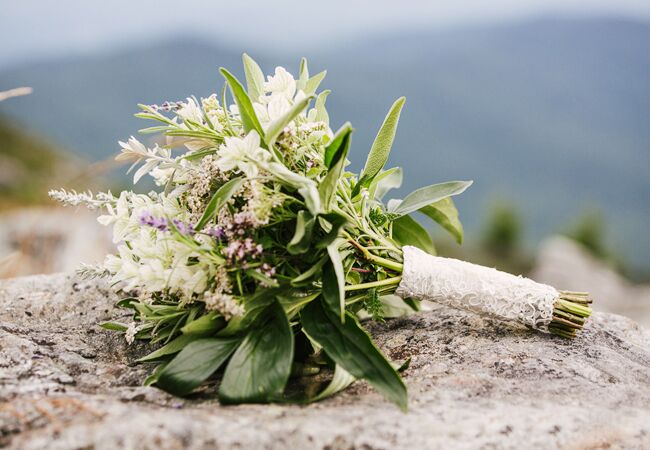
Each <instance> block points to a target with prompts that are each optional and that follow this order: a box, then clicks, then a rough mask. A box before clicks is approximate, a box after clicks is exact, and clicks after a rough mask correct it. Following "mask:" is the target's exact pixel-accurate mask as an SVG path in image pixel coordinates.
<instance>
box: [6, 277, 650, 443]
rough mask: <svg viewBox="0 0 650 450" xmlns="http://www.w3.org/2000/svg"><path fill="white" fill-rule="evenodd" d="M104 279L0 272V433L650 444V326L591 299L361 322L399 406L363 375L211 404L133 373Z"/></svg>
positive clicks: (17, 437)
mask: <svg viewBox="0 0 650 450" xmlns="http://www.w3.org/2000/svg"><path fill="white" fill-rule="evenodd" d="M115 300H116V298H115V296H114V295H113V294H111V293H110V291H109V290H108V289H107V286H105V285H104V284H103V283H101V282H82V281H79V280H75V279H74V278H71V277H69V276H66V275H62V274H59V275H50V276H34V277H27V278H18V279H12V280H7V281H4V282H2V283H0V349H1V352H0V402H1V403H0V446H2V445H6V446H8V447H9V448H13V449H53V450H56V449H81V448H84V449H86V448H89V449H90V448H92V449H111V450H113V449H138V450H140V449H157V450H166V449H215V448H219V449H225V448H240V449H243V448H246V449H249V448H251V449H294V448H295V449H307V448H309V449H392V448H404V449H420V448H423V449H424V448H427V449H438V448H439V449H463V448H467V449H476V448H484V449H501V448H504V449H509V448H512V449H526V448H566V449H586V448H589V449H592V448H593V449H596V448H631V449H636V448H638V449H641V448H650V350H649V347H650V333H649V332H648V331H647V330H645V329H643V328H640V327H639V326H638V325H636V324H635V323H634V322H633V321H632V320H630V319H627V318H624V317H621V316H616V315H611V314H603V313H596V314H595V315H594V317H593V320H592V321H591V322H590V324H589V326H588V327H587V328H586V329H585V330H584V332H583V333H582V335H581V337H580V338H578V339H576V340H574V341H572V342H569V341H566V340H563V339H561V338H556V337H552V336H547V335H544V334H539V333H536V332H532V331H529V330H527V329H525V328H522V327H518V326H517V325H509V324H503V323H499V322H496V321H493V320H490V319H484V318H481V317H477V316H473V315H470V314H469V313H464V312H458V311H452V310H449V309H443V308H439V309H435V310H433V311H430V312H426V313H422V314H419V315H414V316H410V317H406V318H402V319H397V320H391V321H388V323H386V324H384V325H379V324H373V325H370V326H369V328H370V330H371V332H372V334H373V335H374V336H375V338H376V340H377V342H378V343H379V345H380V346H381V348H382V349H383V350H384V351H385V352H386V353H387V354H388V355H389V356H390V357H391V358H392V359H394V360H400V361H401V360H404V359H406V358H409V357H410V358H412V362H411V366H410V368H409V369H408V370H407V371H406V372H405V374H404V377H405V380H406V383H407V385H408V387H409V393H410V409H409V412H408V413H407V414H404V413H402V412H400V411H399V410H398V409H397V408H396V407H394V406H393V405H391V404H389V403H387V402H386V401H385V400H383V398H382V397H381V396H380V395H378V394H377V393H375V392H374V391H373V390H372V389H371V388H369V387H368V386H367V385H366V384H365V383H361V382H357V383H355V384H353V385H352V386H351V388H350V389H348V390H347V391H345V392H343V393H341V394H339V395H337V396H335V397H334V398H331V399H328V400H326V401H324V402H321V403H317V404H312V405H308V406H295V405H243V406H234V407H233V406H231V407H222V406H220V405H219V404H218V402H217V401H216V400H215V399H214V398H212V397H211V396H210V395H207V394H204V395H197V396H196V397H194V398H192V399H179V398H175V397H172V396H170V395H167V394H165V393H163V392H161V391H159V390H157V389H155V388H145V387H142V386H141V382H142V380H143V378H144V377H145V376H146V374H147V371H148V370H149V368H147V367H145V366H138V365H133V361H134V360H135V359H136V358H137V357H138V356H140V355H142V354H144V353H146V352H147V351H148V348H147V347H146V346H145V345H135V346H131V347H129V346H127V345H126V344H125V342H124V339H123V338H122V337H121V336H120V335H119V334H117V333H113V332H109V331H105V330H102V329H100V328H99V327H98V326H97V323H98V322H100V321H102V320H106V319H109V318H112V319H114V318H116V317H119V316H120V315H122V314H124V312H123V311H119V310H115V309H114V308H113V306H112V304H113V302H114V301H115Z"/></svg>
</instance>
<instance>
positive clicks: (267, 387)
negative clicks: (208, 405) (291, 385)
mask: <svg viewBox="0 0 650 450" xmlns="http://www.w3.org/2000/svg"><path fill="white" fill-rule="evenodd" d="M260 317H261V318H262V321H260V323H258V325H257V326H255V327H254V328H252V329H251V331H250V332H249V333H248V334H247V335H246V337H245V338H244V340H243V342H242V343H241V345H240V346H239V348H237V350H236V351H235V354H234V355H233V356H232V358H231V359H230V362H229V363H228V366H227V367H226V372H225V373H224V376H223V380H222V382H221V386H220V387H219V400H220V401H221V402H222V403H226V404H227V403H255V402H268V401H273V400H277V399H279V398H280V396H281V395H282V393H283V391H284V387H285V385H286V384H287V380H288V379H289V375H290V373H291V363H292V361H293V350H294V348H293V347H294V345H293V344H294V343H293V332H292V331H291V327H290V325H289V321H288V320H287V316H286V315H285V313H284V310H283V309H282V306H280V304H279V303H278V302H277V301H274V302H273V303H271V305H269V306H268V307H267V308H265V309H264V312H263V314H261V316H260Z"/></svg>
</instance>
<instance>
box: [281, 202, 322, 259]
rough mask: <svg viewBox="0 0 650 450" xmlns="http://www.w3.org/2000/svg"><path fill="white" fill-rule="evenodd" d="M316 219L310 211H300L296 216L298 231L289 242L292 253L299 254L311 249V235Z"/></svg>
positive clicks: (289, 250)
mask: <svg viewBox="0 0 650 450" xmlns="http://www.w3.org/2000/svg"><path fill="white" fill-rule="evenodd" d="M315 223H316V219H315V218H314V216H312V215H311V214H310V213H309V212H308V211H305V210H301V211H298V216H297V217H296V231H295V232H294V234H293V238H292V239H291V242H289V243H288V244H287V251H288V252H289V253H291V254H292V255H299V254H301V253H305V252H306V251H307V250H309V244H311V236H312V232H313V230H314V224H315Z"/></svg>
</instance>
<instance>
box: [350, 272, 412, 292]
mask: <svg viewBox="0 0 650 450" xmlns="http://www.w3.org/2000/svg"><path fill="white" fill-rule="evenodd" d="M400 281H402V277H401V276H400V277H393V278H386V279H385V280H379V281H372V282H370V283H361V284H351V285H348V286H345V290H346V292H347V291H358V290H361V289H370V288H376V287H381V286H390V285H393V284H399V282H400Z"/></svg>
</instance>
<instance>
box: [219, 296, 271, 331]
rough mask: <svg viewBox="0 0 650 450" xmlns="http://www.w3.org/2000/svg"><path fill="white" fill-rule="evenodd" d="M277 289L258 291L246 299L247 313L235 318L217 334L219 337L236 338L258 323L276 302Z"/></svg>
mask: <svg viewBox="0 0 650 450" xmlns="http://www.w3.org/2000/svg"><path fill="white" fill-rule="evenodd" d="M276 294H277V289H258V291H257V292H256V293H255V294H253V296H251V297H249V298H247V299H246V305H245V306H246V312H245V314H244V315H243V316H235V317H233V318H231V319H230V320H229V321H228V325H226V328H224V329H223V330H220V331H219V332H218V333H217V336H219V337H222V336H234V335H236V334H238V333H241V332H242V331H245V330H247V329H248V328H249V327H250V326H251V325H253V324H254V323H256V322H257V320H258V319H259V318H260V316H261V314H262V313H263V312H264V310H265V309H266V307H268V306H269V305H270V304H271V303H273V302H274V301H275V295H276Z"/></svg>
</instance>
